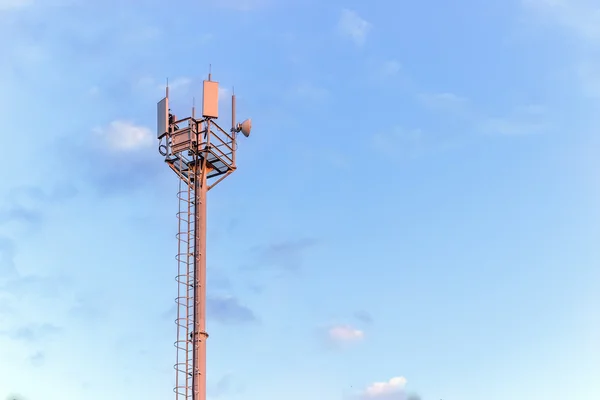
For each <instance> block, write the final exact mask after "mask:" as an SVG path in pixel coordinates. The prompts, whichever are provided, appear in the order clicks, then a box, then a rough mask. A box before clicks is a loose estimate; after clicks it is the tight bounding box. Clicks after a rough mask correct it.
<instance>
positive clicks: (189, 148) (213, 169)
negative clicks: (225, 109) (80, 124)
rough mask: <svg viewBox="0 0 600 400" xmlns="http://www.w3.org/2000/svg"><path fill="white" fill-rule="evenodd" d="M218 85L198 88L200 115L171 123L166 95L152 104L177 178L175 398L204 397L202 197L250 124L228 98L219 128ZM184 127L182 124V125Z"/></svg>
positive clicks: (228, 164)
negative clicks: (227, 116)
mask: <svg viewBox="0 0 600 400" xmlns="http://www.w3.org/2000/svg"><path fill="white" fill-rule="evenodd" d="M218 107H219V84H218V83H217V82H214V81H212V80H211V74H209V76H208V80H205V81H204V84H203V95H202V117H201V118H200V119H196V115H195V114H196V112H195V104H194V106H193V107H192V116H191V117H187V118H183V119H177V117H176V116H175V115H174V114H173V113H172V112H171V110H170V109H169V91H168V87H167V91H166V96H165V97H164V98H163V99H162V100H161V101H160V102H159V103H158V106H157V111H158V118H157V138H158V140H159V152H160V154H161V155H163V156H164V157H165V162H166V164H167V165H168V166H169V167H170V168H171V169H172V170H173V171H174V172H175V174H176V175H177V176H178V178H179V192H178V199H179V212H178V213H177V218H178V222H179V230H178V233H177V240H178V253H177V257H176V258H177V262H178V273H177V277H176V280H177V285H178V294H177V298H176V300H175V302H176V304H177V319H176V320H175V323H176V325H177V340H176V341H175V347H176V349H177V357H176V363H175V388H174V392H175V397H176V400H190V399H191V400H205V399H206V342H207V339H208V333H207V332H206V214H207V207H206V205H207V204H206V199H207V193H208V191H209V190H210V189H212V188H214V187H215V185H217V184H218V183H219V182H221V181H222V180H223V179H225V178H226V177H228V176H229V175H231V174H232V173H233V172H234V171H235V170H236V164H235V153H236V148H237V142H236V134H237V133H239V132H241V133H242V134H243V135H244V136H246V137H248V136H249V135H250V130H251V128H252V122H251V120H249V119H248V120H245V121H244V122H242V123H236V122H235V96H232V126H231V129H230V130H229V131H226V130H225V129H223V128H221V127H220V126H219V125H218V123H217V121H216V120H217V119H218V117H219V108H218ZM186 125H187V126H186Z"/></svg>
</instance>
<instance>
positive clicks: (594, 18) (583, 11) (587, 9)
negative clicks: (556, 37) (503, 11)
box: [522, 0, 600, 40]
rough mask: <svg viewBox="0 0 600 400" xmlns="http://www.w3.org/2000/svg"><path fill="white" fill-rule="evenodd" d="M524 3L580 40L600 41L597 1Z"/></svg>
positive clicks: (527, 0) (528, 0) (526, 0)
mask: <svg viewBox="0 0 600 400" xmlns="http://www.w3.org/2000/svg"><path fill="white" fill-rule="evenodd" d="M522 3H523V5H524V6H525V7H526V8H527V9H529V10H531V11H534V12H535V13H537V14H538V15H539V16H541V17H544V18H547V19H549V20H550V21H551V22H554V23H557V24H559V25H561V26H562V27H563V28H566V29H568V30H570V31H571V32H573V33H575V34H576V35H577V36H579V37H580V38H584V39H590V40H600V4H599V3H598V2H597V1H595V0H593V1H592V0H522Z"/></svg>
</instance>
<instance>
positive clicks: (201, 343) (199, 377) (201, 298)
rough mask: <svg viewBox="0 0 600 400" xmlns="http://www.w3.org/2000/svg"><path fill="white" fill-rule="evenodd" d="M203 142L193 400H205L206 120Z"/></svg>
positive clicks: (198, 187)
mask: <svg viewBox="0 0 600 400" xmlns="http://www.w3.org/2000/svg"><path fill="white" fill-rule="evenodd" d="M206 133H207V134H206V142H204V141H202V135H201V134H200V135H198V136H199V137H198V141H197V143H198V146H202V147H201V148H199V149H198V151H197V154H202V156H203V157H202V163H201V164H200V165H199V163H198V161H199V160H198V158H199V157H198V158H197V161H196V177H195V178H196V179H195V187H196V192H195V195H196V199H195V208H196V221H195V231H196V235H195V244H194V252H195V256H194V261H195V262H194V285H195V286H194V351H193V366H194V367H193V370H194V375H193V378H192V393H193V400H206V339H207V338H208V333H206V193H207V185H206V183H207V182H206V175H207V170H206V168H207V166H206V158H207V151H206V146H207V144H208V141H209V135H210V120H207V121H206Z"/></svg>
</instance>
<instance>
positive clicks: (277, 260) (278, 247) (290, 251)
mask: <svg viewBox="0 0 600 400" xmlns="http://www.w3.org/2000/svg"><path fill="white" fill-rule="evenodd" d="M316 244H317V241H316V240H315V239H311V238H304V239H299V240H286V241H282V242H276V243H271V244H268V245H263V246H256V247H254V248H253V249H252V251H253V253H254V254H255V255H256V261H255V263H254V265H253V266H252V267H254V268H277V269H282V270H287V271H297V270H299V269H300V267H301V266H302V262H303V255H304V252H305V251H306V250H307V249H309V248H311V247H313V246H315V245H316Z"/></svg>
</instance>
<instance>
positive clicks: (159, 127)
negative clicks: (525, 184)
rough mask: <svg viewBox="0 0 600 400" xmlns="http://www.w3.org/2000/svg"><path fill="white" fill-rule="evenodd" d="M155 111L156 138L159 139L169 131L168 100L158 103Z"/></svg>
mask: <svg viewBox="0 0 600 400" xmlns="http://www.w3.org/2000/svg"><path fill="white" fill-rule="evenodd" d="M156 109H157V110H156V111H157V119H156V137H157V138H158V139H160V138H162V137H163V136H164V135H166V134H167V132H168V131H169V98H168V97H165V98H164V99H162V100H161V101H159V102H158V105H157V107H156Z"/></svg>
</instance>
